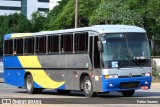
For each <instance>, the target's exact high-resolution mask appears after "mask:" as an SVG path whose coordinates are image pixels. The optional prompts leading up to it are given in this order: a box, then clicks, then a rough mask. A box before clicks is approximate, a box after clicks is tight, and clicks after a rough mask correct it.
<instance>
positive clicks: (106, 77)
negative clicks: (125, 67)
mask: <svg viewBox="0 0 160 107" xmlns="http://www.w3.org/2000/svg"><path fill="white" fill-rule="evenodd" d="M104 78H105V79H108V78H118V75H117V74H112V75H105V76H104Z"/></svg>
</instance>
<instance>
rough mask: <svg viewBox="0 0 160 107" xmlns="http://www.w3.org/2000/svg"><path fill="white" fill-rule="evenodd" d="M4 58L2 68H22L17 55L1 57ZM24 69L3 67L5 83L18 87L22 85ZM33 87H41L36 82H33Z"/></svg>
mask: <svg viewBox="0 0 160 107" xmlns="http://www.w3.org/2000/svg"><path fill="white" fill-rule="evenodd" d="M3 60H4V68H10V67H11V68H15V67H16V68H23V67H22V65H21V63H20V61H19V59H18V57H17V56H8V57H7V56H5V57H4V58H3ZM25 73H26V72H25V70H24V69H19V70H15V69H12V70H11V69H9V70H7V69H4V80H5V83H7V84H11V85H15V86H18V87H24V86H25V84H24V81H25V80H24V76H25ZM34 87H35V88H42V87H41V86H39V85H38V84H37V83H35V82H34Z"/></svg>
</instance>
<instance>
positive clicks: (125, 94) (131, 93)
mask: <svg viewBox="0 0 160 107" xmlns="http://www.w3.org/2000/svg"><path fill="white" fill-rule="evenodd" d="M134 92H135V90H126V91H122V94H123V96H124V97H131V96H133V94H134Z"/></svg>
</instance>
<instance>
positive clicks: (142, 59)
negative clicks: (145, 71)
mask: <svg viewBox="0 0 160 107" xmlns="http://www.w3.org/2000/svg"><path fill="white" fill-rule="evenodd" d="M133 62H134V63H135V64H137V65H139V66H140V67H141V68H142V67H143V65H144V64H145V63H146V59H145V57H133Z"/></svg>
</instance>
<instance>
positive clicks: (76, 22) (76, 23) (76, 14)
mask: <svg viewBox="0 0 160 107" xmlns="http://www.w3.org/2000/svg"><path fill="white" fill-rule="evenodd" d="M75 5H76V6H75V28H77V26H78V0H76V4H75Z"/></svg>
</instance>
